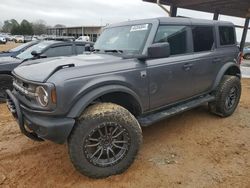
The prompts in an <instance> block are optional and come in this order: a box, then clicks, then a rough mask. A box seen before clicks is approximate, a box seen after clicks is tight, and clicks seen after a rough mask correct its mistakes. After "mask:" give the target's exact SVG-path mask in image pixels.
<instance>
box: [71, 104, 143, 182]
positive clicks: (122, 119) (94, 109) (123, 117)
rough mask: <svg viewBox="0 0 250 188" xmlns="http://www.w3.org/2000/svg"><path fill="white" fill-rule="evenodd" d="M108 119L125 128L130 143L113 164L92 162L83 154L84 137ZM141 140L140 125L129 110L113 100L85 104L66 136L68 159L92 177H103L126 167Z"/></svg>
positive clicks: (118, 172) (80, 170)
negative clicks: (95, 163) (118, 159)
mask: <svg viewBox="0 0 250 188" xmlns="http://www.w3.org/2000/svg"><path fill="white" fill-rule="evenodd" d="M110 122H113V123H115V124H117V125H118V126H119V127H120V126H121V127H122V129H124V131H125V130H126V133H127V134H128V135H129V138H130V139H129V143H130V144H129V147H128V149H127V150H126V154H125V155H124V157H123V158H122V159H121V160H120V161H119V162H117V163H115V164H113V165H112V166H106V167H102V166H98V165H94V164H93V163H91V161H89V159H88V157H87V156H86V152H87V151H86V149H85V148H84V145H85V141H86V139H87V138H89V135H90V134H91V133H92V132H93V130H94V129H98V128H99V127H100V125H101V124H103V123H110ZM141 143H142V130H141V127H140V125H139V123H138V121H137V120H136V118H135V117H134V116H133V115H132V114H131V113H130V112H129V111H128V110H126V109H125V108H123V107H121V106H119V105H116V104H113V103H98V104H94V105H92V106H90V107H88V108H87V109H86V111H85V112H84V113H83V114H82V115H81V117H80V118H79V119H78V121H77V123H76V125H75V127H74V129H73V130H72V132H71V134H70V136H69V139H68V149H69V156H70V159H71V161H72V163H73V165H74V166H75V168H76V169H77V170H78V171H79V172H80V173H82V174H83V175H86V176H88V177H91V178H105V177H108V176H111V175H115V174H120V173H123V172H124V171H125V170H127V169H128V168H129V167H130V165H131V164H132V163H133V161H134V159H135V157H136V156H137V153H138V151H139V148H140V146H141ZM85 147H86V145H85ZM98 147H99V146H98Z"/></svg>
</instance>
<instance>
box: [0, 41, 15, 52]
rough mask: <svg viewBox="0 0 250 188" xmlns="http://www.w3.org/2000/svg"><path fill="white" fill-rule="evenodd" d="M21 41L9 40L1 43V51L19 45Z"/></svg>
mask: <svg viewBox="0 0 250 188" xmlns="http://www.w3.org/2000/svg"><path fill="white" fill-rule="evenodd" d="M19 45H20V43H14V42H8V43H7V44H0V51H7V50H9V49H11V48H15V47H16V46H19Z"/></svg>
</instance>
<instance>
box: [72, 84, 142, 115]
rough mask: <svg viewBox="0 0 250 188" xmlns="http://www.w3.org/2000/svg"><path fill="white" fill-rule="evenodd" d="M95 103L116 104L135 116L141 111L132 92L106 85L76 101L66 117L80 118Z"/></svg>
mask: <svg viewBox="0 0 250 188" xmlns="http://www.w3.org/2000/svg"><path fill="white" fill-rule="evenodd" d="M97 102H112V103H115V104H118V105H120V106H122V107H124V108H126V109H127V110H128V111H130V112H131V113H132V114H133V115H135V116H137V115H139V114H141V113H142V111H143V107H142V103H141V101H140V98H139V96H138V95H137V94H136V93H135V92H134V91H133V90H131V89H130V88H128V87H126V86H122V85H106V86H102V87H98V88H96V89H93V90H91V91H89V92H88V93H86V94H85V95H84V96H83V97H81V98H80V99H78V101H77V102H76V103H75V104H74V105H73V107H72V108H71V110H70V111H69V113H68V117H72V118H78V117H80V116H81V114H82V113H83V112H84V110H85V109H86V108H87V107H88V106H89V105H91V104H93V103H97Z"/></svg>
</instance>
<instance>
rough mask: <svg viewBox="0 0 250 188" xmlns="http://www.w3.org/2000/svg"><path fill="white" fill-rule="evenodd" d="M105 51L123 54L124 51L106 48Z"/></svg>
mask: <svg viewBox="0 0 250 188" xmlns="http://www.w3.org/2000/svg"><path fill="white" fill-rule="evenodd" d="M104 52H113V53H119V54H122V53H123V50H104Z"/></svg>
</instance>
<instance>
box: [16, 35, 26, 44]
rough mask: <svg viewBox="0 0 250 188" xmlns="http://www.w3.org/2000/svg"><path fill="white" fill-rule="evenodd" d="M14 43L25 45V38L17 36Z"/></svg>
mask: <svg viewBox="0 0 250 188" xmlns="http://www.w3.org/2000/svg"><path fill="white" fill-rule="evenodd" d="M14 41H15V42H16V43H24V36H22V35H16V36H15V38H14Z"/></svg>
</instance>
